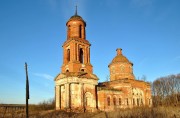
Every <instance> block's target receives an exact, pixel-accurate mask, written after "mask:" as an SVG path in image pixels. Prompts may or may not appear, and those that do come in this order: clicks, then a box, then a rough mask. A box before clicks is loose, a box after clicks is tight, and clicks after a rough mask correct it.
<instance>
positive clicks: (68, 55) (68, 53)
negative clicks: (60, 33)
mask: <svg viewBox="0 0 180 118" xmlns="http://www.w3.org/2000/svg"><path fill="white" fill-rule="evenodd" d="M67 61H68V62H69V61H70V49H68V50H67Z"/></svg>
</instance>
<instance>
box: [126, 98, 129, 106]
mask: <svg viewBox="0 0 180 118" xmlns="http://www.w3.org/2000/svg"><path fill="white" fill-rule="evenodd" d="M126 104H127V106H128V105H129V101H128V98H126Z"/></svg>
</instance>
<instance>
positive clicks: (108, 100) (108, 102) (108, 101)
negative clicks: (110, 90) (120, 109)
mask: <svg viewBox="0 0 180 118" xmlns="http://www.w3.org/2000/svg"><path fill="white" fill-rule="evenodd" d="M107 104H108V106H110V97H108V98H107Z"/></svg>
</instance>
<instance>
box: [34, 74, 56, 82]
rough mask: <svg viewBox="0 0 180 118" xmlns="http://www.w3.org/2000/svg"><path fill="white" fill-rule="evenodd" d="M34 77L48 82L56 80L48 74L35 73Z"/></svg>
mask: <svg viewBox="0 0 180 118" xmlns="http://www.w3.org/2000/svg"><path fill="white" fill-rule="evenodd" d="M33 75H35V76H37V77H41V78H43V79H47V80H53V79H54V77H53V76H51V75H49V74H46V73H33Z"/></svg>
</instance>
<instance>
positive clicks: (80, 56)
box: [79, 48, 84, 63]
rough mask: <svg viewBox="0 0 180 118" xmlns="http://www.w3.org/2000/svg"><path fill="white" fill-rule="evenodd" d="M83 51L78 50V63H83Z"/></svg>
mask: <svg viewBox="0 0 180 118" xmlns="http://www.w3.org/2000/svg"><path fill="white" fill-rule="evenodd" d="M83 56H84V55H83V49H82V48H80V50H79V61H80V63H84V59H83Z"/></svg>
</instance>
